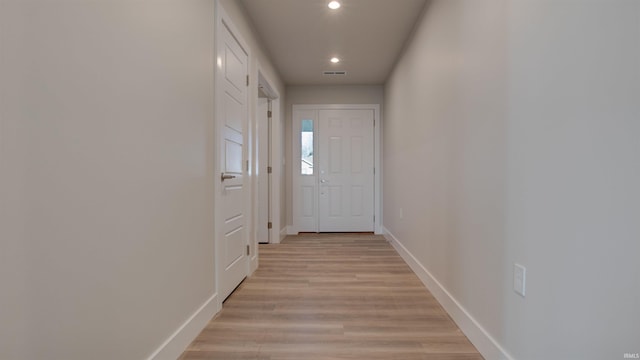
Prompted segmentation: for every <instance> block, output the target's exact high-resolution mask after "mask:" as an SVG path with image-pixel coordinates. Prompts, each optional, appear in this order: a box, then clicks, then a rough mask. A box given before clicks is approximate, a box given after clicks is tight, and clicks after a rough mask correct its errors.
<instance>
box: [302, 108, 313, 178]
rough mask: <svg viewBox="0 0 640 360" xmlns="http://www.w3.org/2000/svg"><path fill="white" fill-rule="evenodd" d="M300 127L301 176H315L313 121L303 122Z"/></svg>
mask: <svg viewBox="0 0 640 360" xmlns="http://www.w3.org/2000/svg"><path fill="white" fill-rule="evenodd" d="M301 125H302V126H300V129H301V130H300V155H301V163H300V174H302V175H313V120H302V124H301Z"/></svg>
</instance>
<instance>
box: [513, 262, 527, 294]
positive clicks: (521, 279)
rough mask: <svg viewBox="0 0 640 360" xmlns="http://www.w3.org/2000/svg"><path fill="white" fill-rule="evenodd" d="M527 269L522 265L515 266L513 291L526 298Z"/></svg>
mask: <svg viewBox="0 0 640 360" xmlns="http://www.w3.org/2000/svg"><path fill="white" fill-rule="evenodd" d="M526 280H527V268H525V267H524V266H522V265H520V264H514V265H513V290H514V291H515V292H516V293H518V294H520V295H521V296H522V297H524V294H525V283H526Z"/></svg>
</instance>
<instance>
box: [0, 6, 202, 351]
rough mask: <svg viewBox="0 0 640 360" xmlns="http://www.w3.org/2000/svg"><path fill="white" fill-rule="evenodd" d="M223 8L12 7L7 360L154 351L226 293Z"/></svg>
mask: <svg viewBox="0 0 640 360" xmlns="http://www.w3.org/2000/svg"><path fill="white" fill-rule="evenodd" d="M213 11H214V10H213V3H212V2H211V1H208V0H203V1H200V0H194V1H184V2H175V1H154V2H140V1H134V2H132V1H91V2H78V1H56V2H51V1H36V0H33V1H11V0H9V1H2V2H1V3H0V26H1V29H0V41H1V48H2V51H1V55H0V57H1V58H0V59H1V60H0V78H1V80H0V89H1V90H0V91H1V93H0V94H1V95H2V97H1V98H0V102H1V103H0V116H1V117H0V129H1V130H0V166H1V172H0V180H1V181H0V204H1V213H0V221H1V225H0V238H1V239H2V241H0V246H1V249H0V257H1V259H0V264H1V265H0V274H1V275H0V276H1V277H2V278H1V280H2V281H1V287H2V289H1V292H0V294H1V295H0V302H1V303H2V304H1V305H0V358H2V359H65V360H69V359H109V360H110V359H136V360H138V359H144V358H146V357H148V356H150V355H151V353H152V352H153V351H154V350H156V349H158V348H159V347H160V346H161V344H162V343H163V342H164V341H165V340H166V339H167V338H169V336H170V335H171V334H172V333H173V332H174V331H175V330H177V329H178V327H179V326H180V325H181V324H182V323H183V322H184V321H186V320H187V318H188V317H189V316H191V315H192V314H193V313H194V312H195V311H196V310H198V308H199V307H200V306H201V305H203V304H204V303H205V302H206V301H207V300H208V299H209V298H210V297H211V296H212V295H213V293H214V289H215V288H214V286H215V284H214V262H213V259H214V244H213V227H212V224H213V200H212V197H213V192H212V186H211V184H212V183H213V181H214V180H215V178H214V176H213V163H214V158H213V135H214V134H213V130H212V129H213V127H212V125H213V123H212V121H213V69H214V68H213V40H214V16H213Z"/></svg>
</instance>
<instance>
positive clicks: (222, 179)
mask: <svg viewBox="0 0 640 360" xmlns="http://www.w3.org/2000/svg"><path fill="white" fill-rule="evenodd" d="M235 178H236V176H235V175H225V173H222V174H221V175H220V181H225V180H229V179H235Z"/></svg>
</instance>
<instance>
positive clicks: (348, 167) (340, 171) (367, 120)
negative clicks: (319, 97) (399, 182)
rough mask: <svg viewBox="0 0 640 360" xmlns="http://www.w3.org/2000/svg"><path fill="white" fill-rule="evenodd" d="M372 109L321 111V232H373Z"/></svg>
mask: <svg viewBox="0 0 640 360" xmlns="http://www.w3.org/2000/svg"><path fill="white" fill-rule="evenodd" d="M373 116H374V114H373V110H320V111H319V116H318V117H319V125H320V126H319V131H318V138H319V149H318V150H319V154H318V156H317V159H318V162H319V164H318V170H319V173H318V180H319V182H320V184H319V187H318V189H319V191H320V194H319V197H318V203H319V211H318V230H319V231H320V232H356V231H357V232H361V231H374V220H373V215H374V204H373V199H374V186H373V178H374V151H373V135H374V134H373V132H374V126H373V125H374V124H373V121H374V117H373Z"/></svg>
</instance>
